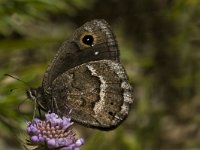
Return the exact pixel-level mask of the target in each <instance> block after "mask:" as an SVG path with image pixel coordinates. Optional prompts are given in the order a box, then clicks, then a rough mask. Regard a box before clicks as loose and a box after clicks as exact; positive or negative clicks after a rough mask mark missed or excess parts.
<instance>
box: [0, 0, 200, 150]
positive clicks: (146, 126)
mask: <svg viewBox="0 0 200 150" xmlns="http://www.w3.org/2000/svg"><path fill="white" fill-rule="evenodd" d="M199 16H200V1H199V0H192V1H191V0H173V1H172V0H152V1H149V0H135V1H133V0H126V1H122V0H108V1H102V0H94V1H92V0H84V1H81V0H59V1H56V0H29V1H28V0H13V1H7V0H1V1H0V130H1V132H0V149H9V150H11V149H12V150H15V149H22V148H20V146H21V143H22V142H20V139H24V135H23V134H24V131H23V130H25V128H26V120H27V119H30V118H31V115H32V113H33V102H30V101H28V100H26V101H24V100H25V99H26V95H25V90H26V89H28V88H29V87H28V86H27V85H25V84H23V83H22V82H19V81H17V80H15V79H13V78H10V77H7V76H4V74H5V73H9V74H12V75H14V76H17V77H19V78H20V79H22V80H23V81H25V82H28V84H29V85H30V86H32V87H38V86H40V85H41V82H42V77H43V73H44V71H45V70H46V68H47V65H48V63H49V62H50V61H51V60H52V58H53V57H54V55H55V53H56V51H57V50H58V48H59V46H60V45H61V43H62V42H63V41H64V40H65V39H67V38H70V34H71V33H72V32H73V31H74V30H75V29H76V28H77V27H79V26H80V25H82V24H83V23H85V22H86V21H89V20H91V19H105V20H107V22H109V24H110V25H111V26H112V28H113V31H114V32H115V33H116V35H117V40H118V42H119V46H120V50H121V62H122V64H123V65H124V66H125V68H126V70H127V72H128V75H129V78H130V81H131V84H132V85H133V87H134V96H135V101H134V104H133V107H132V110H131V112H130V114H129V117H128V118H127V120H126V121H125V122H124V123H123V124H122V125H121V126H120V127H119V128H117V129H115V130H113V131H111V132H102V131H98V130H94V129H85V128H84V127H80V126H77V133H78V136H80V137H83V138H84V139H85V145H84V146H83V147H82V149H83V150H94V149H95V150H103V149H109V150H122V149H124V150H158V149H159V150H191V149H192V150H193V149H199V148H200V50H199V48H200V19H199ZM12 89H13V90H12Z"/></svg>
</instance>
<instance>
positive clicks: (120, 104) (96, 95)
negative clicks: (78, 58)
mask: <svg viewBox="0 0 200 150" xmlns="http://www.w3.org/2000/svg"><path fill="white" fill-rule="evenodd" d="M52 95H53V97H54V99H55V100H56V102H55V103H56V105H57V107H58V108H59V109H57V110H58V113H61V114H62V115H67V114H68V113H69V111H70V110H72V111H71V113H70V117H72V120H74V121H76V122H79V123H82V124H84V125H86V126H89V127H95V128H103V129H106V128H107V129H111V128H115V127H117V126H118V125H119V124H120V123H121V122H122V121H123V120H124V119H125V118H126V117H127V115H128V112H129V109H130V105H131V103H132V101H133V95H132V87H131V85H130V84H129V82H128V78H127V75H126V73H125V70H124V68H123V67H122V65H121V64H119V63H117V62H115V61H111V60H100V61H92V62H89V63H84V64H82V65H79V66H76V67H74V68H72V69H70V70H68V71H66V72H65V73H63V74H62V75H60V76H59V77H58V78H56V79H55V80H54V81H53V93H52Z"/></svg>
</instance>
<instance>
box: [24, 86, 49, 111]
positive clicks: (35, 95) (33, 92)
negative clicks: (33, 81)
mask: <svg viewBox="0 0 200 150" xmlns="http://www.w3.org/2000/svg"><path fill="white" fill-rule="evenodd" d="M26 96H27V98H28V99H30V100H32V101H34V102H36V103H37V105H38V107H39V108H41V109H42V110H44V111H46V110H47V108H46V107H45V105H44V102H45V99H44V96H43V91H42V88H41V87H39V88H30V89H28V90H26Z"/></svg>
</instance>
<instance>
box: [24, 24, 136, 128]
mask: <svg viewBox="0 0 200 150" xmlns="http://www.w3.org/2000/svg"><path fill="white" fill-rule="evenodd" d="M27 97H28V98H30V99H32V100H36V102H37V104H38V107H39V108H40V109H43V110H45V111H51V112H55V113H57V114H59V115H60V116H67V115H69V111H71V112H70V117H71V119H72V120H73V121H74V122H77V123H80V124H82V125H85V126H87V127H91V128H97V129H101V130H111V129H114V128H116V127H117V126H118V125H120V124H121V123H122V122H123V121H124V120H125V119H126V117H127V116H128V113H129V111H130V107H131V104H132V103H133V88H132V86H131V84H130V83H129V81H128V76H127V73H126V71H125V69H124V67H123V66H122V64H121V63H120V59H119V48H118V44H117V41H116V38H115V35H114V33H113V32H112V30H111V27H110V26H109V25H108V23H107V22H106V21H105V20H92V21H89V22H86V23H85V24H83V25H82V26H81V27H79V28H78V29H76V30H75V31H74V33H73V34H72V35H71V36H70V38H69V39H68V40H67V41H65V42H64V43H63V44H62V46H61V47H60V49H59V51H58V52H57V54H56V56H55V58H54V59H53V61H52V62H51V63H50V65H49V66H48V68H47V70H46V72H45V73H44V77H43V82H42V85H41V86H40V87H38V88H31V89H28V90H27Z"/></svg>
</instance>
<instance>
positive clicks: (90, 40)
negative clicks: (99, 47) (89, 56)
mask: <svg viewBox="0 0 200 150" xmlns="http://www.w3.org/2000/svg"><path fill="white" fill-rule="evenodd" d="M82 41H83V43H84V44H86V45H88V46H92V45H93V42H94V37H93V36H92V35H85V36H84V37H83V38H82Z"/></svg>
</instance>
